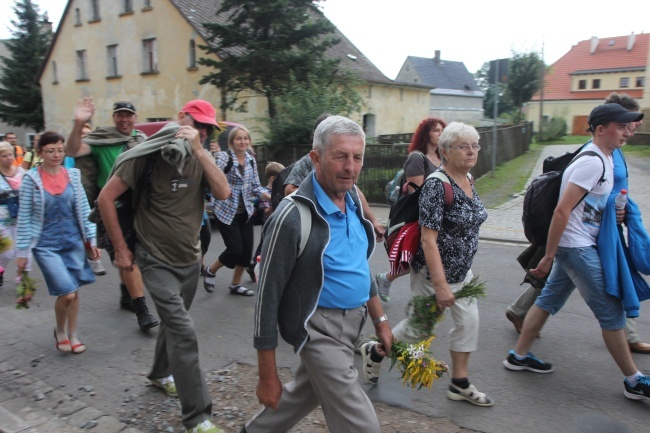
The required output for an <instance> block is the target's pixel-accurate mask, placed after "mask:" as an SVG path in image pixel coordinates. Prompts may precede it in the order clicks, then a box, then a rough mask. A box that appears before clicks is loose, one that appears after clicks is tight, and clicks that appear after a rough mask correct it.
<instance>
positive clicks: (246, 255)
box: [218, 212, 253, 269]
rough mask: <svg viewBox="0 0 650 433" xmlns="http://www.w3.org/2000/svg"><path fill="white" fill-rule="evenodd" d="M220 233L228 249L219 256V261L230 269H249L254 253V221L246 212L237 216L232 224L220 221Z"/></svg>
mask: <svg viewBox="0 0 650 433" xmlns="http://www.w3.org/2000/svg"><path fill="white" fill-rule="evenodd" d="M218 224H219V231H220V232H221V236H222V237H223V242H224V243H225V244H226V249H225V250H224V251H223V252H222V253H221V255H220V256H219V261H220V262H221V263H223V265H224V266H225V267H227V268H229V269H233V268H234V267H235V266H237V265H239V266H244V267H247V266H248V265H249V264H250V261H251V254H252V253H253V220H252V219H251V220H249V219H248V215H247V214H246V213H245V212H244V213H241V214H237V215H235V219H233V221H232V223H231V224H224V223H222V222H221V221H218Z"/></svg>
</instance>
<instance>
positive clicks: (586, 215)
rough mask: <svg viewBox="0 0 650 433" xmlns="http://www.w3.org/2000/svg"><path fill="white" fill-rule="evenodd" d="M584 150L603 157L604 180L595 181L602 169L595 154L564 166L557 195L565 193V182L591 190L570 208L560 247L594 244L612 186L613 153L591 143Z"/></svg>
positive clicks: (597, 179) (598, 178) (601, 163)
mask: <svg viewBox="0 0 650 433" xmlns="http://www.w3.org/2000/svg"><path fill="white" fill-rule="evenodd" d="M586 150H592V151H594V152H596V153H598V154H599V155H600V157H601V158H602V161H603V162H604V163H605V181H604V182H601V183H598V181H599V180H600V177H601V175H602V173H603V162H601V160H600V158H598V157H597V156H595V155H591V156H583V157H582V158H580V159H578V160H577V161H576V162H574V163H573V164H571V165H570V166H569V167H568V168H567V169H566V171H565V172H564V175H563V176H562V186H561V187H560V198H562V195H563V194H564V190H565V189H566V185H567V182H571V183H573V184H575V185H577V186H579V187H581V188H583V189H586V190H587V191H590V193H589V194H588V195H587V197H585V199H584V200H582V201H581V202H580V204H578V206H576V208H575V209H573V211H572V212H571V215H570V216H569V222H568V224H567V226H566V229H565V230H564V233H563V234H562V238H561V239H560V244H559V245H560V246H561V247H567V248H579V247H588V246H591V245H596V239H597V238H598V232H599V231H600V223H601V221H602V218H603V212H604V211H605V205H606V204H607V199H608V198H609V194H610V193H611V192H612V187H613V186H614V160H613V159H612V156H611V155H605V154H603V152H601V151H600V149H599V148H598V146H596V145H595V144H593V143H591V144H589V145H588V146H586V147H585V148H584V149H583V150H582V152H584V151H586ZM582 152H580V153H582Z"/></svg>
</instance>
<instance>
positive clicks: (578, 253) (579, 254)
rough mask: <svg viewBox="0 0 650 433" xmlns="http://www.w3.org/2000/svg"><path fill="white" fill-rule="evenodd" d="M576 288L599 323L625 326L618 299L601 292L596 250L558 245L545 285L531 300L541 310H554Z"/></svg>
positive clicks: (602, 277) (608, 327) (612, 327)
mask: <svg viewBox="0 0 650 433" xmlns="http://www.w3.org/2000/svg"><path fill="white" fill-rule="evenodd" d="M575 288H577V289H578V292H580V295H581V296H582V298H583V299H584V300H585V302H586V303H587V305H588V306H589V308H590V309H591V311H592V312H593V313H594V316H596V319H598V323H600V327H601V328H602V329H605V330H608V331H614V330H617V329H623V328H625V310H624V308H623V304H622V303H621V301H620V300H619V299H618V298H616V297H614V296H612V295H610V294H608V293H606V292H605V275H604V274H603V268H602V265H601V264H600V257H599V256H598V251H596V249H595V248H593V247H581V248H565V247H558V250H557V254H556V255H555V261H554V262H553V269H552V270H551V275H549V277H548V280H547V281H546V286H544V289H543V290H542V293H541V294H540V295H539V297H538V298H537V300H536V301H535V305H537V306H538V307H539V308H541V309H542V310H544V311H546V312H548V313H550V314H555V313H557V312H558V311H560V309H561V308H562V306H563V305H564V304H565V303H566V301H567V299H569V296H571V293H572V292H573V290H574V289H575Z"/></svg>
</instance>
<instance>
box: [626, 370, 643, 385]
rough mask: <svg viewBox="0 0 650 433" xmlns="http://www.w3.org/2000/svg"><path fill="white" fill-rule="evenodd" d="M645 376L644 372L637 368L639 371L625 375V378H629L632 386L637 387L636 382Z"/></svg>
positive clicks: (628, 380)
mask: <svg viewBox="0 0 650 433" xmlns="http://www.w3.org/2000/svg"><path fill="white" fill-rule="evenodd" d="M643 376H644V375H643V373H641V372H640V371H638V370H637V372H636V373H634V374H633V375H632V376H625V379H626V380H627V383H629V384H630V386H632V387H635V386H636V384H637V383H639V379H641V378H642V377H643Z"/></svg>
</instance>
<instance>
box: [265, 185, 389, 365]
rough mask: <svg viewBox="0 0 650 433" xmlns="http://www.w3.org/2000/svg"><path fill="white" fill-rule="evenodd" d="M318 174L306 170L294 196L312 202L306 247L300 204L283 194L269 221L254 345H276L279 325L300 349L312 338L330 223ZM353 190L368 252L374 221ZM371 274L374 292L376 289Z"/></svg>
mask: <svg viewBox="0 0 650 433" xmlns="http://www.w3.org/2000/svg"><path fill="white" fill-rule="evenodd" d="M313 182H314V177H313V174H310V175H309V176H307V178H306V179H305V180H304V181H303V182H302V184H301V185H300V187H299V188H298V190H297V191H296V193H295V194H294V200H296V201H300V202H301V203H304V204H306V205H308V206H309V209H310V210H311V213H312V227H311V231H310V233H309V238H308V241H307V244H306V246H305V249H304V251H303V253H302V255H300V257H298V250H299V246H300V215H299V212H298V208H297V207H296V205H295V204H293V203H291V202H290V201H288V200H282V202H281V203H280V205H279V206H278V208H277V209H276V210H275V212H274V213H273V214H272V215H271V217H270V218H269V220H268V221H267V222H266V224H265V225H264V229H263V230H262V236H263V239H264V243H263V246H262V260H261V262H260V271H259V282H258V292H257V301H256V304H255V323H254V326H255V329H254V345H255V348H256V349H257V350H265V349H275V348H276V347H277V345H278V329H279V331H280V335H281V336H282V338H283V339H284V340H285V341H286V342H287V343H289V344H291V345H292V346H293V348H294V351H295V352H300V350H301V349H302V347H303V346H304V345H305V343H306V342H307V341H308V338H309V335H308V332H307V322H308V321H309V319H310V318H311V316H312V315H313V314H314V312H315V311H316V308H317V306H318V299H319V297H320V293H321V290H322V288H323V254H324V252H325V248H326V247H327V245H328V244H329V242H330V230H329V225H328V224H327V222H326V221H325V219H324V218H323V217H322V216H321V215H320V214H319V213H318V210H317V209H316V196H315V195H314V185H313ZM350 195H351V196H352V199H353V201H354V204H355V205H356V207H357V214H358V215H359V218H360V219H361V221H362V222H363V227H364V229H365V231H366V235H367V236H368V252H367V258H370V256H371V255H372V253H373V251H374V248H375V235H374V231H373V227H372V224H371V223H370V221H368V220H367V219H366V218H365V217H364V216H363V211H362V209H361V203H360V201H359V196H358V195H357V192H356V187H355V188H354V189H353V190H351V191H350ZM368 278H369V279H370V298H372V297H373V296H376V295H377V288H376V285H375V282H374V279H373V278H372V277H371V276H370V275H368Z"/></svg>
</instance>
